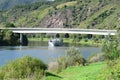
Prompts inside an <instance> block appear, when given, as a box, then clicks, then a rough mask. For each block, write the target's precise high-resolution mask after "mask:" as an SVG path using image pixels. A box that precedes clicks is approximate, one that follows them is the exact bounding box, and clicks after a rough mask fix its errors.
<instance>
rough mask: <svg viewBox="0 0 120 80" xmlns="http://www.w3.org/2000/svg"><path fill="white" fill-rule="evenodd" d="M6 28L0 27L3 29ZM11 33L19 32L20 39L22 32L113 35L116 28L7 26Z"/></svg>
mask: <svg viewBox="0 0 120 80" xmlns="http://www.w3.org/2000/svg"><path fill="white" fill-rule="evenodd" d="M5 29H6V28H0V30H5ZM7 30H11V31H12V32H13V33H20V40H22V34H23V33H68V34H92V35H115V34H116V32H117V31H116V30H101V29H74V28H7Z"/></svg>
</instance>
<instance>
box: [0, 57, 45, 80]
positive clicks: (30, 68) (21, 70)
mask: <svg viewBox="0 0 120 80" xmlns="http://www.w3.org/2000/svg"><path fill="white" fill-rule="evenodd" d="M46 69H47V66H46V65H45V64H44V63H43V62H42V61H41V60H39V59H36V58H32V57H29V56H25V57H23V58H20V59H17V60H16V61H12V62H10V64H7V65H5V66H3V67H1V68H0V79H2V80H3V79H26V78H32V79H40V78H42V77H43V75H44V72H45V70H46Z"/></svg>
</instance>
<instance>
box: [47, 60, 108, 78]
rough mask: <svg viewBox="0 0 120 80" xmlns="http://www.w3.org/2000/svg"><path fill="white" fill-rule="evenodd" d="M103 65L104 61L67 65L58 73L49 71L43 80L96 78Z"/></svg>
mask: <svg viewBox="0 0 120 80" xmlns="http://www.w3.org/2000/svg"><path fill="white" fill-rule="evenodd" d="M105 65H106V64H105V63H104V62H98V63H93V64H90V65H88V66H75V67H69V68H67V69H65V70H63V71H62V72H61V73H59V74H52V73H51V75H48V76H47V77H46V78H45V80H97V79H98V75H99V74H100V72H101V70H102V69H103V68H104V67H105Z"/></svg>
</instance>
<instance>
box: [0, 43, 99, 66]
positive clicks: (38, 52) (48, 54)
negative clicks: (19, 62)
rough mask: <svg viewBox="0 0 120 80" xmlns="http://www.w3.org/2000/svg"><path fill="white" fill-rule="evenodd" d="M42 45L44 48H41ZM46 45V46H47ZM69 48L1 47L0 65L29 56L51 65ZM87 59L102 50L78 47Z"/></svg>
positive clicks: (38, 46)
mask: <svg viewBox="0 0 120 80" xmlns="http://www.w3.org/2000/svg"><path fill="white" fill-rule="evenodd" d="M40 45H42V46H40ZM45 45H46V46H45ZM68 48H69V47H68V46H62V47H50V46H48V45H47V43H42V44H38V43H35V44H33V45H31V44H29V46H1V47H0V65H3V64H5V63H6V62H9V61H11V60H15V59H17V58H21V57H23V56H26V55H29V56H32V57H36V58H39V59H41V60H43V61H44V62H45V63H49V62H51V61H52V60H55V59H57V58H58V57H61V56H65V55H66V50H67V49H68ZM77 48H79V50H80V52H81V53H82V54H83V56H84V57H85V58H87V57H88V56H89V55H91V54H92V53H99V52H100V51H101V49H100V48H99V47H81V46H79V47H77Z"/></svg>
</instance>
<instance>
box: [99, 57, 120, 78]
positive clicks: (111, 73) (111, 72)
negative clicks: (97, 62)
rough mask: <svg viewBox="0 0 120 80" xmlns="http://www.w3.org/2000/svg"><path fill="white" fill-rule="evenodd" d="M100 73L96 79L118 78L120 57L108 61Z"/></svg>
mask: <svg viewBox="0 0 120 80" xmlns="http://www.w3.org/2000/svg"><path fill="white" fill-rule="evenodd" d="M101 73H102V74H100V75H99V76H98V80H120V59H117V60H112V61H109V62H108V63H107V66H106V67H105V68H104V69H103V71H102V72H101Z"/></svg>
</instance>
